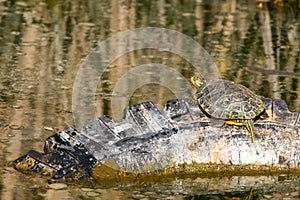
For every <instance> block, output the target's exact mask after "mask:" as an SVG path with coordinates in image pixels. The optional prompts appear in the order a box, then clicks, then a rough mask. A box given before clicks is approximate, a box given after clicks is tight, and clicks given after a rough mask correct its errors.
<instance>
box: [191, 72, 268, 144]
mask: <svg viewBox="0 0 300 200" xmlns="http://www.w3.org/2000/svg"><path fill="white" fill-rule="evenodd" d="M190 81H191V83H192V84H193V86H194V87H195V88H196V89H197V92H196V93H195V94H194V95H193V100H194V101H196V102H197V103H198V105H199V107H200V108H201V110H202V111H204V113H206V114H207V115H208V116H210V117H211V118H212V119H216V120H222V124H224V122H225V123H226V124H230V125H237V126H246V128H247V130H248V131H249V132H250V134H251V139H252V143H254V137H255V134H254V125H253V123H254V119H255V118H256V117H257V116H259V115H260V114H261V113H262V112H263V111H264V110H265V105H264V103H263V101H262V99H261V98H260V97H259V96H258V95H256V94H254V93H253V92H252V91H251V90H249V89H248V88H246V87H245V86H243V85H240V84H236V83H233V82H231V81H227V80H223V79H216V80H209V81H206V80H205V79H204V78H202V77H198V76H192V77H191V79H190Z"/></svg>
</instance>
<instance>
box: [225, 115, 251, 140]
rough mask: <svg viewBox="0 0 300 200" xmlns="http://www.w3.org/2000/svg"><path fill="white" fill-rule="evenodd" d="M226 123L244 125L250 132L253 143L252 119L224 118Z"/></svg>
mask: <svg viewBox="0 0 300 200" xmlns="http://www.w3.org/2000/svg"><path fill="white" fill-rule="evenodd" d="M225 123H226V124H230V125H236V126H246V128H247V130H248V131H249V132H250V134H251V140H252V143H254V136H255V135H254V125H253V120H252V119H244V120H225Z"/></svg>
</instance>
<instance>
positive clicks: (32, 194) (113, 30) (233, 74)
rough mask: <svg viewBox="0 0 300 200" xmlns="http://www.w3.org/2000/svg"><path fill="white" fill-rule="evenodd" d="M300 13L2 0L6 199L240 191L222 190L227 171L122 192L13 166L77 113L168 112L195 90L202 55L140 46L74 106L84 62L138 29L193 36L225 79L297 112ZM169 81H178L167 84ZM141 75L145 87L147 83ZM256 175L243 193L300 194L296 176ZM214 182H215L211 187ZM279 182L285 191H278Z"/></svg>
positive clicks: (244, 4) (243, 6)
mask: <svg viewBox="0 0 300 200" xmlns="http://www.w3.org/2000/svg"><path fill="white" fill-rule="evenodd" d="M299 9H300V5H299V2H298V1H291V2H289V3H288V4H287V3H284V4H283V5H282V6H281V5H280V4H279V3H277V4H275V3H268V4H265V3H263V2H259V1H257V2H254V1H234V0H233V1H222V2H220V1H217V0H212V1H204V0H203V1H201V0H200V1H166V0H160V1H137V0H133V1H123V0H121V1H116V0H112V1H96V0H93V1H84V0H78V1H8V0H1V1H0V61H1V62H0V144H1V145H0V191H1V195H0V199H24V197H25V199H26V198H27V199H33V198H36V199H55V198H56V197H57V196H58V195H63V196H64V197H65V198H66V199H72V198H77V199H86V198H91V199H92V198H94V197H92V195H93V193H89V192H96V193H98V196H96V197H95V198H98V199H105V198H106V199H116V198H119V199H126V198H129V199H130V198H136V199H139V198H140V199H141V198H147V197H148V198H166V197H168V196H172V197H173V198H174V199H183V198H187V199H192V198H194V199H197V198H198V199H199V198H201V197H203V196H201V195H208V194H209V193H207V192H204V191H211V194H216V195H217V194H218V195H217V196H218V197H219V196H220V195H221V196H224V195H225V196H226V195H227V196H230V194H232V195H234V192H236V191H231V188H230V187H228V188H224V187H221V186H220V187H218V185H221V184H222V183H226V184H228V183H229V182H230V181H232V179H230V178H228V177H225V178H224V177H223V178H221V177H217V178H214V179H208V178H206V179H200V178H198V179H181V178H178V180H172V181H171V182H167V183H151V184H150V185H147V184H146V185H145V186H143V184H141V185H142V186H140V187H138V188H135V187H127V186H125V187H121V188H118V189H115V190H114V188H109V189H103V188H101V189H97V190H95V191H94V190H93V191H89V190H83V189H82V187H83V186H69V187H68V188H67V189H64V190H53V189H49V188H48V185H47V182H46V181H45V180H44V179H40V178H38V177H28V176H24V175H22V174H20V173H19V172H16V171H14V170H13V169H12V168H11V167H10V166H9V164H8V163H9V162H10V161H12V160H14V159H15V158H17V157H19V156H20V155H22V154H24V153H25V152H26V151H28V150H30V149H35V150H38V151H42V149H43V143H44V141H45V139H46V138H47V137H49V136H50V135H52V134H54V133H55V132H56V131H59V130H62V129H64V128H66V127H68V126H80V125H78V124H76V120H74V116H73V113H79V114H78V115H80V114H82V115H80V116H82V119H81V120H83V121H84V120H87V119H89V117H90V118H92V117H94V116H101V115H104V114H105V115H110V116H112V117H113V118H114V119H121V115H122V109H123V107H124V106H126V105H128V104H134V103H139V102H142V101H148V100H151V101H153V102H154V103H155V104H156V105H157V106H158V107H159V108H162V107H163V104H164V103H165V101H166V100H168V99H172V98H176V97H178V96H179V95H182V96H187V95H189V94H190V92H191V87H188V86H187V85H186V84H185V83H186V81H187V80H188V78H189V77H190V76H191V75H193V74H194V70H195V67H194V66H192V64H191V62H190V61H191V60H192V61H194V60H196V61H197V58H193V56H191V57H190V58H188V59H184V58H182V56H181V55H180V54H174V53H172V51H171V49H168V47H170V46H168V45H163V48H165V49H162V48H161V49H157V48H156V49H155V48H152V49H133V51H129V52H126V53H125V54H123V55H120V56H119V57H115V58H109V59H111V60H108V61H107V63H106V64H107V66H106V68H105V70H104V71H103V73H102V74H101V77H99V81H98V82H95V83H96V84H97V85H96V86H97V87H96V91H91V92H90V93H91V94H92V95H93V96H90V97H92V99H91V100H93V102H92V103H93V104H92V105H93V106H92V107H91V108H89V109H91V110H87V109H88V108H87V109H86V110H85V109H83V110H82V109H81V110H78V109H74V107H73V106H74V98H73V99H72V97H74V96H73V95H74V83H75V80H76V77H78V70H79V69H80V67H81V64H82V63H84V61H83V59H84V58H85V57H86V56H87V55H89V53H90V52H92V50H93V48H94V47H96V46H97V43H98V42H99V41H106V40H107V39H108V38H110V37H113V36H116V35H117V34H118V33H120V32H123V31H126V30H129V29H131V30H132V29H134V28H146V27H160V28H162V27H163V28H166V29H169V30H174V31H178V32H179V33H183V34H185V35H186V36H188V37H190V38H193V39H194V40H195V41H196V42H198V43H199V44H201V45H202V47H204V48H205V49H206V50H207V52H208V53H209V54H210V55H211V56H212V58H213V60H214V62H215V64H216V66H217V67H218V68H217V69H218V75H219V76H220V77H222V78H224V79H228V80H232V81H235V82H237V83H240V84H243V85H245V86H247V87H248V88H250V89H251V90H253V91H254V92H255V93H257V94H259V95H263V96H266V97H271V98H281V99H284V100H285V101H286V102H287V104H288V106H289V109H290V110H292V111H298V110H299V108H300V96H299V95H300V89H299V87H300V85H299V84H300V83H299V77H300V72H299V69H300V59H299V58H300V51H299V47H300V34H299V33H300V31H299V29H300V26H299V22H300V20H299V18H300V16H299ZM151 35H153V34H150V35H148V36H147V37H145V39H149V37H150V36H151ZM161 41H162V42H163V43H164V44H167V42H171V43H175V44H176V48H177V47H178V48H179V47H180V49H184V50H186V51H187V52H189V55H195V54H196V53H197V52H196V51H195V49H194V48H191V47H192V46H190V45H186V43H184V40H183V39H182V37H179V38H178V37H175V38H168V37H166V38H162V39H161ZM125 46H126V45H125ZM129 46H130V45H129ZM131 47H135V46H134V45H131ZM121 50H122V49H120V43H117V44H114V43H110V44H109V47H108V48H106V51H105V52H103V53H102V52H101V53H102V55H107V56H109V55H111V54H112V52H113V51H116V52H118V51H121ZM102 64H103V63H102ZM150 64H152V65H154V66H156V67H158V69H163V68H164V67H165V68H164V69H166V71H167V72H168V73H167V74H162V73H161V72H160V71H158V72H157V71H156V72H155V73H154V72H153V71H151V70H148V71H146V72H145V71H139V70H140V69H144V68H136V67H139V66H146V67H149V66H147V65H150ZM200 67H201V66H200ZM134 69H138V70H137V71H134ZM175 70H176V71H175ZM171 72H172V73H171ZM173 72H174V73H173ZM141 74H142V76H140V75H141ZM91 75H92V76H93V74H92V73H91ZM166 80H168V81H169V82H164V81H166ZM141 81H145V83H144V84H142V85H140V84H139V83H140V82H141ZM163 83H164V84H163ZM93 86H94V85H93ZM89 89H90V87H89V85H87V87H84V88H83V90H80V91H77V92H79V94H85V93H84V92H86V91H89ZM80 92H82V93H80ZM180 92H181V93H180ZM88 93H89V92H88ZM90 93H89V94H90ZM128 94H130V95H128ZM93 97H95V99H93ZM179 97H180V96H179ZM87 103H89V102H87ZM86 113H88V114H87V115H85V114H86ZM79 129H80V128H79ZM255 179H257V180H264V181H261V182H260V183H262V184H258V183H257V182H255V181H253V184H245V185H243V184H241V183H240V185H241V186H243V187H241V188H240V191H243V192H247V191H249V189H250V187H252V186H253V187H254V193H255V195H256V197H259V198H262V197H263V195H270V196H273V197H277V198H280V197H295V198H296V197H297V194H296V192H297V191H298V190H299V186H298V183H299V178H298V177H297V176H296V177H294V176H292V177H291V176H284V178H282V177H280V176H271V178H270V177H269V178H268V177H264V176H262V177H255ZM228 180H229V182H228ZM239 180H244V179H243V178H240V179H239ZM265 180H266V181H265ZM226 181H227V182H226ZM217 183H218V184H217ZM267 183H268V184H267ZM214 184H216V185H217V186H216V187H215V188H213V187H208V186H212V185H214ZM203 185H206V186H207V187H203ZM261 185H265V187H263V186H261ZM266 185H267V186H268V187H267V186H266ZM275 185H276V186H277V189H276V190H275V189H272V188H274V187H273V186H275ZM199 188H202V189H199ZM278 188H279V189H278ZM287 189H288V190H287ZM226 192H227V193H226ZM228 192H229V194H228ZM88 193H89V194H90V196H88V195H87V194H88ZM95 195H97V194H95ZM276 195H277V196H276ZM293 195H294V196H293ZM208 197H209V196H207V198H208ZM267 197H268V196H267ZM298 197H299V195H298Z"/></svg>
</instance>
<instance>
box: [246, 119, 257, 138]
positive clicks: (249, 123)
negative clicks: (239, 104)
mask: <svg viewBox="0 0 300 200" xmlns="http://www.w3.org/2000/svg"><path fill="white" fill-rule="evenodd" d="M245 126H246V128H247V130H248V131H249V132H250V133H251V140H252V143H254V137H255V134H254V124H253V120H252V119H248V120H246V122H245Z"/></svg>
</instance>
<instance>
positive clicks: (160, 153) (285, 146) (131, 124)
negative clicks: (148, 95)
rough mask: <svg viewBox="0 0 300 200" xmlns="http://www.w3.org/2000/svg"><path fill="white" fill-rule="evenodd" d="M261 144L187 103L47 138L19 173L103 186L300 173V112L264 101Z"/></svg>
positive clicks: (22, 161) (140, 110)
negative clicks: (149, 177) (140, 179)
mask: <svg viewBox="0 0 300 200" xmlns="http://www.w3.org/2000/svg"><path fill="white" fill-rule="evenodd" d="M262 100H263V102H264V104H265V107H266V109H265V111H264V112H263V113H262V114H261V115H260V116H258V117H257V118H256V119H255V123H254V126H255V130H256V134H255V138H256V139H255V142H254V143H252V142H251V136H250V134H249V132H248V131H247V129H246V128H245V127H237V126H233V125H224V126H223V127H215V126H212V124H211V123H210V118H209V116H206V115H205V114H204V113H203V112H202V111H201V110H200V109H199V107H198V105H196V104H195V103H193V102H192V101H191V100H189V99H174V100H169V101H167V102H166V104H165V106H164V109H163V111H159V110H158V108H157V107H156V106H155V105H154V104H153V103H152V102H143V103H140V104H137V105H131V106H128V107H127V108H125V110H124V114H123V118H122V120H121V121H120V122H116V121H114V120H113V119H112V118H110V117H109V116H102V117H99V118H97V119H93V120H91V121H88V122H86V123H85V124H84V126H83V128H82V130H81V131H77V130H76V129H74V128H72V127H69V128H66V129H64V130H62V131H60V132H58V133H56V134H54V135H52V136H50V137H49V138H47V139H46V141H45V145H44V152H43V153H40V152H38V151H35V150H30V151H29V152H27V153H26V154H25V155H23V156H21V157H19V158H18V159H16V160H14V161H13V166H14V168H15V169H17V170H19V171H21V172H24V173H31V174H40V175H42V176H49V177H51V178H52V179H56V180H57V179H59V180H61V179H65V180H67V179H72V180H74V179H76V180H82V179H84V178H87V177H93V178H96V179H97V180H98V179H99V180H101V179H105V178H108V177H110V178H116V177H120V176H132V175H134V176H139V175H142V174H153V173H155V174H164V173H166V174H174V173H180V172H181V173H183V172H184V173H199V174H205V173H208V172H211V173H217V172H221V173H222V172H224V171H226V172H230V171H234V170H235V171H236V170H238V171H239V172H242V171H245V172H249V171H263V172H267V171H269V172H278V171H295V172H298V171H299V169H300V168H299V166H300V135H299V128H300V113H299V112H291V111H289V110H288V108H287V105H286V103H285V102H284V101H283V100H280V99H270V98H262Z"/></svg>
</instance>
